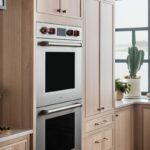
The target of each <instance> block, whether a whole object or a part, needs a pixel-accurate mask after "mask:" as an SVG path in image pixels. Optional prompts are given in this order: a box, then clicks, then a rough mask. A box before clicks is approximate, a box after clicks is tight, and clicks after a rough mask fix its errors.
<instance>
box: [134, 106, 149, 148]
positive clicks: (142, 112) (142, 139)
mask: <svg viewBox="0 0 150 150" xmlns="http://www.w3.org/2000/svg"><path fill="white" fill-rule="evenodd" d="M149 126H150V105H149V104H147V105H136V106H135V126H134V128H135V150H150V142H149V140H150V127H149Z"/></svg>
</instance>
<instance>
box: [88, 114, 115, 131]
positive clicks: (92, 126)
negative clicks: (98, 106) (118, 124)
mask: <svg viewBox="0 0 150 150" xmlns="http://www.w3.org/2000/svg"><path fill="white" fill-rule="evenodd" d="M112 120H113V116H112V115H109V116H105V117H100V118H96V119H93V120H90V121H87V123H86V132H90V131H93V130H96V129H99V128H101V127H104V126H106V125H109V124H112Z"/></svg>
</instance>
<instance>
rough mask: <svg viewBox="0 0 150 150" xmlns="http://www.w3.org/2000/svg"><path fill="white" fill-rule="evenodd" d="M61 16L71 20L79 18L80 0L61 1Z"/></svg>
mask: <svg viewBox="0 0 150 150" xmlns="http://www.w3.org/2000/svg"><path fill="white" fill-rule="evenodd" d="M61 10H62V15H63V16H66V17H71V18H80V17H81V13H82V12H81V11H82V0H61Z"/></svg>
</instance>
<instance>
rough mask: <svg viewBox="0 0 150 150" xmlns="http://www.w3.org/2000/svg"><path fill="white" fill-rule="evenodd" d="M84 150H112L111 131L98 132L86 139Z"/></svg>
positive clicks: (110, 129)
mask: <svg viewBox="0 0 150 150" xmlns="http://www.w3.org/2000/svg"><path fill="white" fill-rule="evenodd" d="M85 142H86V144H85V145H86V146H85V150H112V149H113V130H112V128H109V129H107V130H104V131H101V132H98V133H96V134H93V135H89V136H87V137H86V141H85Z"/></svg>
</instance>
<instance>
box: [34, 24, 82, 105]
mask: <svg viewBox="0 0 150 150" xmlns="http://www.w3.org/2000/svg"><path fill="white" fill-rule="evenodd" d="M81 57H82V32H81V28H79V27H70V26H62V25H54V24H45V23H37V47H36V99H37V107H42V106H47V105H52V104H59V103H64V102H68V101H73V100H77V99H81V69H82V68H81V66H82V61H81Z"/></svg>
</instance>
